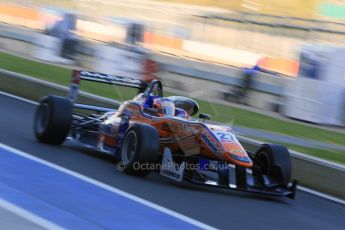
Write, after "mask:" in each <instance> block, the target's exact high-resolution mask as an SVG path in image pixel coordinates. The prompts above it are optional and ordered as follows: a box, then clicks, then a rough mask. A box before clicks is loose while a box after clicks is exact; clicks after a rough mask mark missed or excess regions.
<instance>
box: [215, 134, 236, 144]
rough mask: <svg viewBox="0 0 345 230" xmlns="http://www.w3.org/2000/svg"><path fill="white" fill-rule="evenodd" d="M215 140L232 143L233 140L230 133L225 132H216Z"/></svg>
mask: <svg viewBox="0 0 345 230" xmlns="http://www.w3.org/2000/svg"><path fill="white" fill-rule="evenodd" d="M216 135H217V138H218V139H219V140H221V141H229V142H234V141H235V138H234V136H233V135H232V134H231V133H227V132H216Z"/></svg>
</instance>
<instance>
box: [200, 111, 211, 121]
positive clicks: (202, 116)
mask: <svg viewBox="0 0 345 230" xmlns="http://www.w3.org/2000/svg"><path fill="white" fill-rule="evenodd" d="M199 118H200V119H203V120H204V121H205V120H211V115H209V114H206V113H200V114H199Z"/></svg>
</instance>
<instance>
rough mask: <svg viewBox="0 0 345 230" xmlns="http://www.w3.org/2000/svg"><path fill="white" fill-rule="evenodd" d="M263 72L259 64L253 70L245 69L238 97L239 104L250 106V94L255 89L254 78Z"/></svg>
mask: <svg viewBox="0 0 345 230" xmlns="http://www.w3.org/2000/svg"><path fill="white" fill-rule="evenodd" d="M261 70H262V69H261V68H260V67H259V65H258V64H256V65H255V66H253V67H252V68H243V75H242V82H241V86H240V88H239V92H238V95H237V102H239V103H242V104H246V105H247V104H248V92H249V90H250V89H252V87H253V78H254V77H255V75H256V74H257V72H258V71H261Z"/></svg>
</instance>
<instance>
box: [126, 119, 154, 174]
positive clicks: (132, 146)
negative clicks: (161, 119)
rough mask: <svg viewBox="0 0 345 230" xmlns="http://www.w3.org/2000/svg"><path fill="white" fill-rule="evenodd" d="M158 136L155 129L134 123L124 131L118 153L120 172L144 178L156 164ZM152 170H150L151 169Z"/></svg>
mask: <svg viewBox="0 0 345 230" xmlns="http://www.w3.org/2000/svg"><path fill="white" fill-rule="evenodd" d="M158 151H159V135H158V132H157V130H156V128H155V127H153V126H151V125H148V124H143V123H136V124H133V125H132V126H131V127H130V128H128V130H127V131H126V134H125V137H124V139H123V144H122V147H121V153H120V162H121V163H122V171H123V172H125V173H128V174H133V175H139V176H145V175H147V174H149V173H150V172H151V171H152V170H150V167H152V164H155V163H156V162H157V158H158ZM151 169H152V168H151Z"/></svg>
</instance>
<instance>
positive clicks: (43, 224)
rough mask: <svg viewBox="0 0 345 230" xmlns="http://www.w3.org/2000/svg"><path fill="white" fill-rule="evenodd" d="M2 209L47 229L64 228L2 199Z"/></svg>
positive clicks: (59, 229) (0, 201)
mask: <svg viewBox="0 0 345 230" xmlns="http://www.w3.org/2000/svg"><path fill="white" fill-rule="evenodd" d="M0 207H2V208H4V209H5V210H7V211H9V212H12V213H14V214H16V215H17V216H20V217H22V218H23V219H26V220H28V221H30V222H32V223H34V224H37V225H39V226H41V227H43V228H45V229H51V230H63V229H64V228H62V227H60V226H58V225H56V224H54V223H52V222H50V221H48V220H46V219H43V218H41V217H39V216H37V215H35V214H33V213H32V212H29V211H27V210H25V209H22V208H20V207H18V206H16V205H14V204H12V203H10V202H8V201H5V200H4V199H1V198H0ZM3 227H4V226H3Z"/></svg>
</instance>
